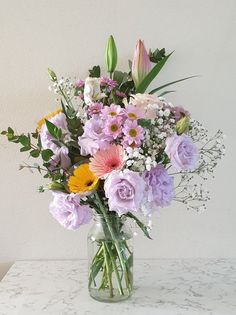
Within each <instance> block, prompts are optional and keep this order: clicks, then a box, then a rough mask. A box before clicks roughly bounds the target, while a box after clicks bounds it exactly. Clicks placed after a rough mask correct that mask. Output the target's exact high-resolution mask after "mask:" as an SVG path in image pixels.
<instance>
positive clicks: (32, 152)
mask: <svg viewBox="0 0 236 315" xmlns="http://www.w3.org/2000/svg"><path fill="white" fill-rule="evenodd" d="M30 155H31V156H32V157H34V158H37V157H39V155H40V150H32V151H30Z"/></svg>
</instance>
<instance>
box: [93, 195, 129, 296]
mask: <svg viewBox="0 0 236 315" xmlns="http://www.w3.org/2000/svg"><path fill="white" fill-rule="evenodd" d="M94 194H95V196H96V198H97V202H98V204H99V206H100V209H101V212H102V214H103V216H104V219H105V221H106V224H107V227H108V229H109V232H110V234H111V238H112V240H113V241H114V244H115V247H116V251H117V254H118V256H119V260H120V264H121V267H122V269H123V272H124V278H125V283H126V287H127V289H128V290H130V281H129V277H128V272H127V266H126V264H125V262H124V260H123V254H122V249H121V248H120V245H119V241H118V240H117V238H116V235H115V233H114V231H113V228H112V226H111V224H110V221H109V218H108V215H107V213H106V210H105V209H104V206H103V204H102V202H101V200H100V197H99V195H98V193H97V192H95V193H94Z"/></svg>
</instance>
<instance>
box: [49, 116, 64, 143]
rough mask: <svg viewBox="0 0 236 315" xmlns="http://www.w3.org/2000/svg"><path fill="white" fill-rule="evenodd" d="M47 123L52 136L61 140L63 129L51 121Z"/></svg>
mask: <svg viewBox="0 0 236 315" xmlns="http://www.w3.org/2000/svg"><path fill="white" fill-rule="evenodd" d="M45 122H46V126H47V129H48V132H49V133H50V135H52V136H53V137H54V138H55V139H57V140H60V138H61V135H62V131H61V129H60V128H58V127H57V126H55V125H54V124H53V123H52V122H50V121H49V120H45Z"/></svg>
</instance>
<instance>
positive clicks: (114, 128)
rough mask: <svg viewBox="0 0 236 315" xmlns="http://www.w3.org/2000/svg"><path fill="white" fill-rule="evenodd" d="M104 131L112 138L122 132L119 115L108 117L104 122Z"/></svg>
mask: <svg viewBox="0 0 236 315" xmlns="http://www.w3.org/2000/svg"><path fill="white" fill-rule="evenodd" d="M104 133H105V134H106V135H108V136H112V138H113V139H116V138H117V137H119V136H120V135H121V133H122V120H121V117H119V116H116V117H114V118H108V119H107V120H106V123H105V129H104Z"/></svg>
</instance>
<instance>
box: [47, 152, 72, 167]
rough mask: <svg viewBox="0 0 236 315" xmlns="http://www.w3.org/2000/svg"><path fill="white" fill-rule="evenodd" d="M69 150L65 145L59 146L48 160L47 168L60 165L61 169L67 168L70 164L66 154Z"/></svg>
mask: <svg viewBox="0 0 236 315" xmlns="http://www.w3.org/2000/svg"><path fill="white" fill-rule="evenodd" d="M68 154H69V150H68V148H67V147H61V148H59V149H58V150H57V151H56V154H54V155H53V156H52V158H51V159H50V160H49V164H50V166H49V169H50V170H51V171H53V170H54V169H55V168H56V167H58V166H60V167H61V168H63V169H68V168H69V167H70V166H71V160H70V158H69V156H68Z"/></svg>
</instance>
